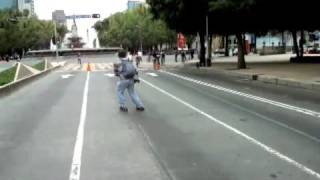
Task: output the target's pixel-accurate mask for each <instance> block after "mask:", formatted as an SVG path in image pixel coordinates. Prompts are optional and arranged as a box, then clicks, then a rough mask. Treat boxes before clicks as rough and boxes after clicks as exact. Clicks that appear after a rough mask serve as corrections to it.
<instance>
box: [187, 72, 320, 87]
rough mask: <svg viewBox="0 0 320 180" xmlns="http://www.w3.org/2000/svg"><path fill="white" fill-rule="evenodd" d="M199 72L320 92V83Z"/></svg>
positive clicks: (272, 77) (232, 73) (239, 74)
mask: <svg viewBox="0 0 320 180" xmlns="http://www.w3.org/2000/svg"><path fill="white" fill-rule="evenodd" d="M183 68H184V69H187V70H198V69H196V68H193V67H186V66H185V67H183ZM198 71H202V72H205V73H207V72H210V71H212V72H215V73H219V74H222V75H225V76H229V77H234V78H242V79H248V80H252V81H259V82H263V83H266V84H274V85H279V86H288V87H294V88H301V89H307V90H318V91H319V90H320V83H308V82H302V81H296V80H293V79H285V78H278V77H275V76H269V75H262V74H243V73H238V72H231V71H226V70H220V69H219V70H217V69H208V68H201V69H200V70H198Z"/></svg>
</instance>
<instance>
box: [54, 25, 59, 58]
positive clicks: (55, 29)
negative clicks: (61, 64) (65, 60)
mask: <svg viewBox="0 0 320 180" xmlns="http://www.w3.org/2000/svg"><path fill="white" fill-rule="evenodd" d="M53 25H54V39H55V42H56V59H58V57H59V51H58V41H57V34H58V33H57V22H55V21H53Z"/></svg>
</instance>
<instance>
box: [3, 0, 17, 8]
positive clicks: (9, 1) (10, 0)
mask: <svg viewBox="0 0 320 180" xmlns="http://www.w3.org/2000/svg"><path fill="white" fill-rule="evenodd" d="M12 8H14V9H17V0H0V9H12Z"/></svg>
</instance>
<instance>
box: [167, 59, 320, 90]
mask: <svg viewBox="0 0 320 180" xmlns="http://www.w3.org/2000/svg"><path fill="white" fill-rule="evenodd" d="M291 56H293V55H291V54H286V55H273V56H258V55H249V56H246V62H247V69H241V70H239V69H237V57H215V58H214V59H213V64H212V67H209V68H200V71H201V70H202V71H214V72H219V73H223V74H226V75H229V76H236V77H240V78H247V79H251V80H258V81H262V82H265V83H272V84H277V85H285V86H291V87H298V88H304V89H313V90H320V63H319V64H295V63H290V62H289V59H290V57H291ZM196 62H197V61H191V62H188V63H186V64H185V65H184V66H181V65H180V66H179V67H180V68H182V67H183V68H191V69H196V66H195V63H196ZM170 67H176V68H177V67H178V66H177V65H175V66H170Z"/></svg>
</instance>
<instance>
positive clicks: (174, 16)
mask: <svg viewBox="0 0 320 180" xmlns="http://www.w3.org/2000/svg"><path fill="white" fill-rule="evenodd" d="M147 3H148V4H149V5H150V7H151V12H152V13H153V15H154V17H155V18H157V19H162V20H164V21H165V22H166V24H167V25H168V26H169V28H171V29H175V30H176V31H177V32H181V33H184V34H186V35H196V34H199V36H200V64H202V65H204V64H206V63H205V61H206V58H205V36H206V16H207V15H208V0H198V1H189V0H166V1H163V0H147ZM194 12H196V13H194ZM209 30H212V28H210V29H209ZM210 34H212V33H211V31H210ZM209 64H210V63H209Z"/></svg>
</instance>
